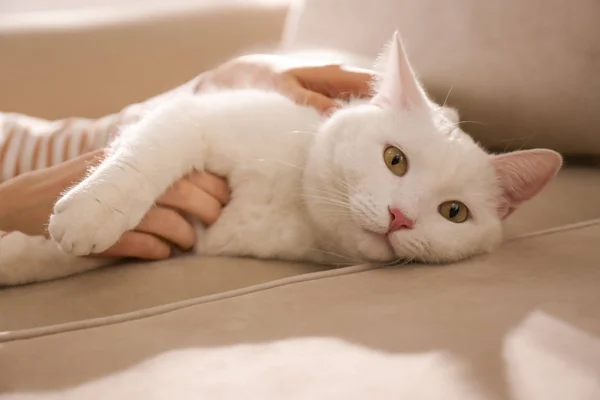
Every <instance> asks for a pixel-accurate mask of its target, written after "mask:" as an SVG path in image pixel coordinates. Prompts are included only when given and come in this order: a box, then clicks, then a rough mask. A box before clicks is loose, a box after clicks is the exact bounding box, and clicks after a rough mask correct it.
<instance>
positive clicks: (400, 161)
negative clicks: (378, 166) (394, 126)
mask: <svg viewBox="0 0 600 400" xmlns="http://www.w3.org/2000/svg"><path fill="white" fill-rule="evenodd" d="M383 160H384V161H385V165H386V166H387V167H388V169H389V170H390V171H392V173H393V174H394V175H398V176H403V175H404V174H406V171H408V160H407V159H406V156H405V155H404V153H403V152H402V150H400V149H399V148H397V147H394V146H389V147H388V148H386V149H385V151H384V152H383Z"/></svg>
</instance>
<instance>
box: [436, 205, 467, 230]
mask: <svg viewBox="0 0 600 400" xmlns="http://www.w3.org/2000/svg"><path fill="white" fill-rule="evenodd" d="M438 211H439V213H440V214H441V215H442V217H444V218H446V219H447V220H448V221H450V222H454V223H456V224H461V223H463V222H465V221H466V220H467V219H468V218H469V209H468V208H467V206H465V205H464V204H463V203H461V202H460V201H455V200H451V201H445V202H443V203H442V204H440V206H439V207H438Z"/></svg>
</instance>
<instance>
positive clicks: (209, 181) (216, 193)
mask: <svg viewBox="0 0 600 400" xmlns="http://www.w3.org/2000/svg"><path fill="white" fill-rule="evenodd" d="M187 178H188V179H189V180H190V181H191V182H192V183H193V184H194V185H196V186H197V187H199V188H200V189H202V190H204V191H205V192H206V193H208V194H210V195H211V196H213V197H214V198H215V199H217V200H219V202H220V203H221V204H222V205H225V204H227V203H229V195H230V190H229V186H228V185H227V181H226V180H225V179H223V178H220V177H218V176H216V175H213V174H211V173H209V172H201V171H197V172H193V173H191V174H190V175H189V176H188V177H187Z"/></svg>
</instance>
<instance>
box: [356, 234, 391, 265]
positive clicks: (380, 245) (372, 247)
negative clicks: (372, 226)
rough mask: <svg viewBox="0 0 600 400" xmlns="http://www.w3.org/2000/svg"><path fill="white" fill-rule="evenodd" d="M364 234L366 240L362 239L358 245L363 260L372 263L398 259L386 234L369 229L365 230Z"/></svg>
mask: <svg viewBox="0 0 600 400" xmlns="http://www.w3.org/2000/svg"><path fill="white" fill-rule="evenodd" d="M363 233H364V238H361V240H360V241H359V242H358V244H357V250H358V251H359V252H360V253H361V256H362V258H364V259H366V260H369V261H372V262H388V261H393V260H395V259H396V258H398V256H397V255H396V252H395V251H394V247H393V246H392V243H391V242H390V241H389V239H388V236H387V235H386V234H381V233H377V232H372V231H370V230H367V229H363ZM361 236H363V235H361Z"/></svg>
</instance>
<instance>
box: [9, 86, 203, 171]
mask: <svg viewBox="0 0 600 400" xmlns="http://www.w3.org/2000/svg"><path fill="white" fill-rule="evenodd" d="M198 79H199V77H197V78H195V79H193V80H192V81H189V82H188V83H186V84H185V85H182V86H180V87H178V88H176V89H174V90H172V91H170V92H167V93H164V94H161V95H159V96H156V97H153V98H151V99H149V100H148V101H146V102H144V103H139V104H132V105H130V106H128V107H126V108H124V109H123V110H122V111H121V112H119V113H117V114H112V115H108V116H106V117H103V118H99V119H86V118H68V119H64V120H59V121H48V120H43V119H40V118H35V117H30V116H27V115H23V114H17V113H0V183H1V182H4V181H7V180H9V179H11V178H14V177H16V176H17V175H19V174H22V173H24V172H28V171H33V170H36V169H40V168H46V167H50V166H53V165H56V164H59V163H61V162H63V161H66V160H69V159H71V158H74V157H77V156H79V155H81V154H84V153H87V152H90V151H93V150H97V149H100V148H103V147H106V145H107V144H108V143H110V141H111V140H112V139H114V137H115V136H116V135H117V134H118V133H119V129H120V127H121V126H123V125H124V124H128V123H132V122H135V121H136V120H137V119H139V118H140V116H141V115H142V113H143V112H144V111H145V110H146V109H148V108H149V107H151V106H154V105H155V104H156V103H157V102H158V101H163V100H164V99H165V98H166V97H167V96H172V95H173V94H179V93H181V92H188V93H195V92H197V91H198V89H199V86H200V85H199V81H198Z"/></svg>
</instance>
